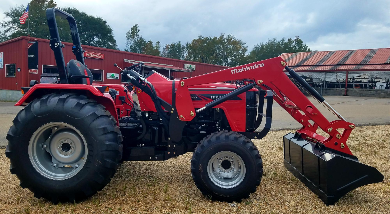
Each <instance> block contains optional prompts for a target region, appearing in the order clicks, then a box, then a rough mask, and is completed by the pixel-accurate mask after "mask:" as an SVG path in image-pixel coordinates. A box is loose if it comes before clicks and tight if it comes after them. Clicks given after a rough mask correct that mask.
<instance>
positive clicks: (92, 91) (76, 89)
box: [15, 84, 118, 123]
mask: <svg viewBox="0 0 390 214" xmlns="http://www.w3.org/2000/svg"><path fill="white" fill-rule="evenodd" d="M104 87H105V86H104ZM24 91H25V94H24V96H23V97H22V98H21V99H20V100H19V101H18V102H17V103H16V104H15V106H26V105H27V104H28V103H30V102H32V101H33V100H34V99H37V98H39V97H42V96H44V95H46V94H51V93H59V92H62V93H76V94H82V95H85V96H87V97H88V98H90V99H93V100H96V102H98V103H99V104H101V105H103V106H104V107H105V108H106V109H107V111H109V112H110V113H111V115H112V116H113V117H114V118H115V119H116V121H117V123H118V116H117V113H116V110H115V103H114V101H113V100H112V98H111V96H110V95H109V94H108V93H103V92H101V91H100V90H99V89H98V88H97V87H95V86H92V85H83V84H37V85H34V86H33V87H31V88H30V89H28V91H26V90H24Z"/></svg>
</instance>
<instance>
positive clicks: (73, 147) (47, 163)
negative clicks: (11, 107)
mask: <svg viewBox="0 0 390 214" xmlns="http://www.w3.org/2000/svg"><path fill="white" fill-rule="evenodd" d="M7 139H8V141H9V143H8V146H7V150H6V155H7V157H8V158H9V159H10V161H11V167H10V171H11V173H12V174H16V175H17V176H18V178H19V179H20V186H21V187H23V188H28V189H30V190H31V191H32V192H33V193H34V196H35V197H37V198H40V197H43V198H46V199H48V200H50V201H52V202H53V203H58V202H60V201H62V202H66V201H68V202H75V201H80V200H83V199H85V198H87V197H89V196H92V195H93V194H95V193H96V192H97V191H99V190H101V189H103V188H104V187H105V186H106V185H107V184H108V183H109V182H110V180H111V178H112V176H113V175H114V173H115V171H116V168H117V166H118V163H119V161H120V160H121V155H122V145H121V141H122V136H121V134H120V131H119V128H118V127H117V125H116V121H115V119H114V118H113V117H112V116H111V114H110V113H109V112H107V111H106V110H105V108H104V107H103V106H101V105H100V104H98V103H96V102H95V101H94V100H91V99H88V98H87V97H85V96H81V95H75V94H48V95H45V96H44V97H42V98H40V99H36V100H34V101H33V102H31V103H30V104H29V105H27V106H26V107H25V108H24V109H23V110H21V111H20V112H19V113H18V115H17V116H16V118H15V119H14V121H13V126H12V127H11V128H10V130H9V131H8V134H7Z"/></svg>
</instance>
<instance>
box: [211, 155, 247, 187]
mask: <svg viewBox="0 0 390 214" xmlns="http://www.w3.org/2000/svg"><path fill="white" fill-rule="evenodd" d="M245 173H246V167H245V163H244V161H243V160H242V158H241V157H240V156H239V155H237V154H236V153H234V152H231V151H221V152H218V153H216V154H214V155H213V156H212V157H211V158H210V160H209V162H208V165H207V174H208V176H209V178H210V180H211V182H213V183H214V184H215V185H217V186H218V187H221V188H224V189H230V188H234V187H236V186H238V185H240V184H241V183H242V182H243V180H244V178H245Z"/></svg>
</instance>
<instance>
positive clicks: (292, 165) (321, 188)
mask: <svg viewBox="0 0 390 214" xmlns="http://www.w3.org/2000/svg"><path fill="white" fill-rule="evenodd" d="M283 147H284V165H285V167H286V168H287V169H288V170H289V171H290V172H291V173H292V174H293V175H294V176H295V177H297V178H298V179H299V180H301V181H302V182H303V183H304V184H305V185H306V186H307V187H308V188H309V189H310V190H312V191H313V192H314V193H315V194H317V195H318V196H319V197H320V198H321V200H322V201H323V202H324V203H325V204H326V205H333V204H335V203H336V202H337V201H338V200H339V199H340V198H341V197H342V196H344V195H345V194H347V193H348V192H349V191H351V190H354V189H356V188H358V187H360V186H364V185H367V184H371V183H378V182H381V181H383V178H384V177H383V175H382V174H381V173H380V172H379V171H378V170H377V169H376V168H374V167H371V166H368V165H365V164H362V163H360V162H359V161H358V160H357V158H356V159H353V158H351V157H347V156H343V155H342V154H336V153H333V152H330V151H321V150H320V149H319V148H318V147H317V146H316V145H315V144H314V143H312V142H309V141H306V140H304V139H302V138H301V137H300V136H299V135H298V134H292V133H289V134H287V135H285V136H284V137H283Z"/></svg>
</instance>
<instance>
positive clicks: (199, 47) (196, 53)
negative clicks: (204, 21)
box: [186, 34, 248, 67]
mask: <svg viewBox="0 0 390 214" xmlns="http://www.w3.org/2000/svg"><path fill="white" fill-rule="evenodd" d="M186 49H187V56H186V60H190V61H197V62H203V63H209V64H216V65H223V66H229V67H232V66H236V65H239V64H241V63H242V62H244V60H245V54H246V52H247V50H248V49H247V47H246V46H245V43H244V42H242V41H241V40H238V39H236V38H235V37H234V36H232V35H227V36H225V35H224V34H221V35H220V36H219V37H203V36H199V37H198V38H197V39H194V40H192V42H191V43H187V44H186Z"/></svg>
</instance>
